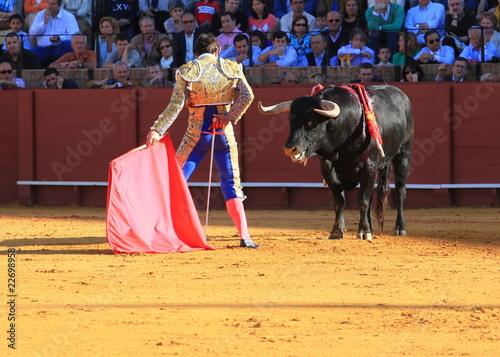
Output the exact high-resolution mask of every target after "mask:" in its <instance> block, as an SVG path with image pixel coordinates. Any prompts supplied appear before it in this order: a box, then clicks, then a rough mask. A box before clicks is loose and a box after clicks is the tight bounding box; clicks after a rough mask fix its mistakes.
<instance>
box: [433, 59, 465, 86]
mask: <svg viewBox="0 0 500 357" xmlns="http://www.w3.org/2000/svg"><path fill="white" fill-rule="evenodd" d="M447 68H448V65H447V64H446V63H441V64H440V65H439V67H438V69H437V74H436V78H435V80H436V82H441V81H451V82H463V81H464V80H465V76H466V75H467V72H468V70H469V62H468V61H467V59H465V58H462V57H457V58H455V61H453V64H452V65H451V75H446V69H447Z"/></svg>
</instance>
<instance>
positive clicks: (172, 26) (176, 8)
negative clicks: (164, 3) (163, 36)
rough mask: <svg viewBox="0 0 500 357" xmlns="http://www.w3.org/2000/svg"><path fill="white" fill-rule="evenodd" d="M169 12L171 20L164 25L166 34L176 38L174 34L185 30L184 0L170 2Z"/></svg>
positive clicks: (171, 0)
mask: <svg viewBox="0 0 500 357" xmlns="http://www.w3.org/2000/svg"><path fill="white" fill-rule="evenodd" d="M168 11H170V16H171V17H170V18H169V19H167V20H166V21H165V22H164V23H163V27H165V32H166V33H167V36H168V37H170V38H173V37H174V34H176V33H179V32H181V31H182V30H183V29H184V28H183V27H182V20H181V19H182V15H184V12H186V9H185V7H184V3H183V2H182V0H170V1H169V3H168Z"/></svg>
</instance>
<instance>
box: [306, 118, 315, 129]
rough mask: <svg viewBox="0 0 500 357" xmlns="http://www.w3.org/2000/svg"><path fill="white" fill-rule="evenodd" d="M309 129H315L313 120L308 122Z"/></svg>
mask: <svg viewBox="0 0 500 357" xmlns="http://www.w3.org/2000/svg"><path fill="white" fill-rule="evenodd" d="M307 127H308V128H313V127H314V122H313V121H312V120H311V121H308V122H307Z"/></svg>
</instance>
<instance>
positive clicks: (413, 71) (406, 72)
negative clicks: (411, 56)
mask: <svg viewBox="0 0 500 357" xmlns="http://www.w3.org/2000/svg"><path fill="white" fill-rule="evenodd" d="M410 73H411V74H415V73H417V71H416V70H415V69H409V70H407V71H405V74H410Z"/></svg>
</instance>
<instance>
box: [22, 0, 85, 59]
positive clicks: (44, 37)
mask: <svg viewBox="0 0 500 357" xmlns="http://www.w3.org/2000/svg"><path fill="white" fill-rule="evenodd" d="M61 4H62V0H47V9H45V10H42V11H40V12H39V13H38V14H37V15H36V17H35V20H34V21H33V25H31V28H30V36H35V37H36V38H37V46H36V47H35V48H33V49H32V52H33V53H34V54H35V55H36V56H37V57H38V60H39V61H40V65H41V66H42V67H46V66H47V65H48V64H49V63H51V62H53V61H55V60H56V59H58V58H59V57H61V56H62V55H64V54H66V53H68V52H72V51H73V50H72V48H71V37H72V35H74V34H76V33H77V32H78V31H79V29H78V24H77V22H76V19H75V17H74V16H73V15H72V14H71V13H70V12H68V11H66V10H64V9H62V8H61Z"/></svg>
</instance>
